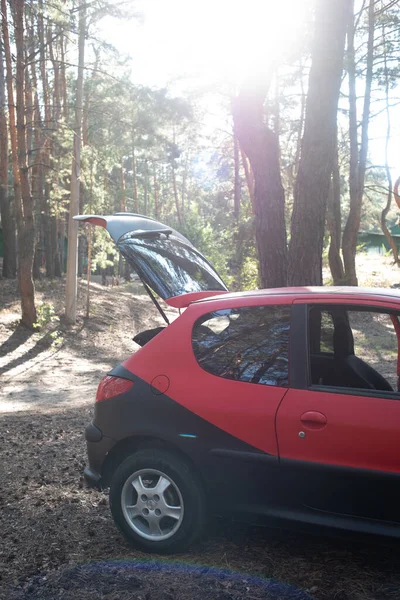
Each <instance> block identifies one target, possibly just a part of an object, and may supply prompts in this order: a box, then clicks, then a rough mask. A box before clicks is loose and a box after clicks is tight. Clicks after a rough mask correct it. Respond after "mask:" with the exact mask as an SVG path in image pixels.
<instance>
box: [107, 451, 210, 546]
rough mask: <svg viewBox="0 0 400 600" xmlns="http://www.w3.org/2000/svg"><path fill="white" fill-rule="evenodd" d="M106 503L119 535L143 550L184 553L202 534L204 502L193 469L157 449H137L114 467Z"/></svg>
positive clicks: (173, 456)
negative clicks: (108, 499)
mask: <svg viewBox="0 0 400 600" xmlns="http://www.w3.org/2000/svg"><path fill="white" fill-rule="evenodd" d="M110 507H111V512H112V515H113V517H114V520H115V522H116V524H117V525H118V527H119V528H120V530H121V531H122V533H123V534H124V535H125V536H126V537H127V538H128V540H129V541H130V542H131V543H132V544H133V545H134V546H135V547H136V548H139V549H141V550H144V551H146V552H160V553H170V552H171V553H172V552H178V551H182V550H183V549H184V548H186V547H187V546H188V545H189V544H191V543H192V542H193V541H194V540H195V539H196V538H197V537H198V536H199V535H200V533H201V531H202V528H203V525H204V520H205V501H204V492H203V489H202V486H201V483H200V481H199V479H198V477H197V475H196V473H194V472H193V469H192V468H191V467H190V466H189V465H188V464H187V463H186V462H185V461H184V460H182V459H181V458H180V457H179V456H177V455H175V454H174V453H172V452H169V451H163V450H161V449H145V450H140V451H138V452H136V453H135V454H133V455H132V456H129V457H128V458H127V459H125V460H124V461H123V463H122V464H121V465H120V466H119V467H118V468H117V470H116V471H115V473H114V476H113V478H112V481H111V486H110Z"/></svg>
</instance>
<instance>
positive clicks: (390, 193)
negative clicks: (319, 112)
mask: <svg viewBox="0 0 400 600" xmlns="http://www.w3.org/2000/svg"><path fill="white" fill-rule="evenodd" d="M382 40H383V53H384V54H383V64H384V76H385V112H386V140H385V171H386V178H387V180H388V193H387V200H386V206H385V208H384V209H383V210H382V212H381V229H382V231H383V233H384V235H385V238H386V240H387V242H388V244H389V246H390V248H391V250H392V252H393V259H394V263H395V264H396V265H397V266H400V264H399V252H398V250H397V245H396V242H395V241H394V239H393V237H392V235H391V233H390V231H389V228H388V226H387V224H386V217H387V215H388V213H389V211H390V208H391V206H392V196H393V181H392V174H391V172H390V167H389V141H390V134H391V119H390V102H389V88H390V81H389V73H388V65H387V48H386V31H385V25H383V26H382ZM396 184H397V186H398V183H397V182H396Z"/></svg>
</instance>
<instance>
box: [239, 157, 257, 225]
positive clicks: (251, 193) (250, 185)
mask: <svg viewBox="0 0 400 600" xmlns="http://www.w3.org/2000/svg"><path fill="white" fill-rule="evenodd" d="M240 155H241V157H242V164H243V169H244V174H245V177H246V183H247V189H248V190H249V196H250V200H251V209H252V212H253V215H254V214H255V202H254V176H253V173H252V172H251V167H250V165H249V163H248V160H247V156H246V155H245V153H244V152H243V150H242V149H241V148H240Z"/></svg>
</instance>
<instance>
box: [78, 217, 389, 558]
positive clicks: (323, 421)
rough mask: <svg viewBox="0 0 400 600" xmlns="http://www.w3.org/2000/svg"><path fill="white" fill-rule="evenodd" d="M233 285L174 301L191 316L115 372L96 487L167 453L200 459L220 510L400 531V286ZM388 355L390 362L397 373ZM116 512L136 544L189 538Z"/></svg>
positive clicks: (95, 434) (91, 473) (196, 470)
mask: <svg viewBox="0 0 400 600" xmlns="http://www.w3.org/2000/svg"><path fill="white" fill-rule="evenodd" d="M132 218H134V217H132ZM90 219H99V217H81V220H86V221H89V222H90ZM104 219H105V220H107V219H109V217H105V218H104ZM121 219H122V220H124V219H126V217H123V216H121ZM97 224H98V222H97ZM129 226H130V225H129V224H128V230H129ZM151 226H152V227H153V228H154V231H157V233H154V234H151V235H155V236H159V235H161V234H160V233H159V231H160V228H162V227H164V228H165V226H163V225H162V224H157V227H159V229H156V228H155V226H154V225H151ZM168 231H172V230H168ZM118 233H119V232H118ZM124 235H125V234H122V237H123V236H124ZM146 235H147V234H146ZM169 236H171V239H173V238H174V233H172V234H169V233H168V236H167V238H165V239H168V240H170V237H169ZM114 239H115V238H114ZM117 239H121V237H120V238H117ZM157 239H158V238H157ZM183 239H184V238H181V240H182V243H183V244H186V243H187V244H189V242H187V240H186V241H183ZM157 243H158V242H157ZM146 251H147V250H146ZM125 256H126V258H127V259H129V256H128V254H126V253H125ZM204 260H205V259H204ZM131 264H132V265H133V267H134V268H135V269H136V270H137V271H139V275H140V266H139V268H138V264H137V263H136V264H135V261H133V262H132V261H131ZM185 268H186V267H185ZM142 279H143V277H142ZM144 279H146V278H144ZM197 281H199V278H197ZM219 281H220V279H219V280H218V283H217V284H216V285H214V287H218V286H220V289H210V290H199V289H196V290H193V291H189V292H187V293H183V294H180V295H175V296H172V297H170V298H168V297H165V295H164V299H165V301H166V302H167V303H169V304H170V305H171V306H175V307H179V308H184V309H185V310H184V311H183V312H182V314H181V315H180V316H179V317H178V318H177V319H176V320H175V321H173V322H172V323H170V324H169V325H168V326H167V327H165V328H163V329H160V328H158V329H157V331H155V332H154V335H153V333H151V332H150V333H149V334H148V341H147V343H145V344H144V345H143V346H142V347H141V348H140V349H139V350H137V351H136V352H135V353H134V354H132V356H131V357H129V358H128V359H127V360H125V361H124V362H123V363H122V364H121V365H119V366H118V367H116V368H115V369H113V370H112V371H111V373H110V374H109V376H108V379H107V380H105V381H104V380H103V383H102V384H101V386H100V387H99V392H98V401H97V402H96V404H95V416H94V421H93V423H92V424H91V425H89V427H88V428H87V430H86V438H87V443H88V454H89V466H88V467H87V468H86V470H85V477H86V479H87V480H88V482H90V483H91V484H92V485H97V486H103V487H105V486H109V485H110V484H111V486H112V482H113V477H114V476H115V473H116V472H117V471H118V469H120V470H121V465H123V464H124V461H125V463H126V461H128V463H129V460H130V459H131V457H134V456H135V455H136V454H137V453H138V452H139V453H140V452H141V451H143V449H144V450H148V449H156V450H157V451H159V452H161V453H164V454H165V455H166V456H170V455H171V456H175V457H176V458H177V459H178V458H179V460H181V461H182V464H184V465H186V466H187V468H188V470H189V471H190V473H192V474H193V476H194V477H195V478H196V482H197V483H196V484H193V485H196V486H198V487H199V489H201V493H202V494H204V498H205V504H206V505H207V507H208V508H209V509H210V510H212V511H216V512H221V511H222V512H224V513H225V512H227V511H234V512H239V513H247V515H251V516H252V517H253V518H254V517H268V518H269V519H271V518H272V519H273V520H274V522H275V523H280V524H281V523H283V522H288V521H296V522H298V523H299V522H300V523H308V524H316V525H320V526H328V527H336V528H339V529H343V530H351V531H363V532H365V533H377V534H385V535H389V536H396V537H398V536H399V535H400V511H399V509H398V497H399V490H400V435H399V431H400V402H399V400H400V394H399V392H398V386H397V377H398V375H399V366H398V360H399V359H398V357H399V352H398V348H399V346H400V325H399V315H400V295H399V294H398V292H397V291H396V290H363V289H352V288H293V289H291V288H285V289H269V290H257V291H253V292H244V293H229V292H228V291H227V290H226V289H223V284H222V285H220V283H219ZM145 283H147V285H148V286H149V287H152V288H153V290H154V291H156V292H157V293H159V290H158V289H157V283H155V284H154V285H152V282H151V281H150V280H149V279H147V281H145ZM159 295H161V294H159ZM369 335H371V336H372V337H371V340H372V342H369V341H368V340H369V337H368V336H369ZM138 338H140V336H138ZM378 342H379V343H378ZM389 342H390V348H388V347H387V346H388V344H389ZM377 344H378V345H377ZM379 344H380V345H379ZM359 347H360V348H361V350H362V354H363V358H360V357H359V356H357V348H359ZM375 350H376V351H377V356H378V357H379V356H381V358H382V357H385V356H387V357H388V358H387V360H386V359H384V358H382V364H384V369H383V370H384V371H385V373H384V374H382V373H381V372H380V370H382V369H380V364H381V363H379V364H377V362H376V361H375V362H374V364H373V365H372V363H371V360H372V359H371V360H369V359H370V353H371V352H375ZM366 358H367V360H366ZM264 359H265V360H264ZM379 360H380V359H379ZM370 363H371V364H370ZM375 367H376V368H375ZM378 367H379V368H378ZM389 367H390V369H389ZM389 371H390V378H391V379H390V381H389V378H388V377H386V376H385V375H386V374H387V373H389ZM121 382H122V383H121ZM128 463H126V464H128ZM122 470H123V469H122ZM125 470H126V468H125ZM126 472H127V473H129V470H128V471H126ZM138 472H139V471H138ZM125 477H126V475H125ZM168 477H170V476H168ZM117 479H118V477H117ZM171 480H173V477H172V476H171ZM119 485H120V487H119V488H118V489H119V490H121V489H122V485H123V481H122V480H121V482H120V484H119ZM132 485H134V484H132ZM178 487H179V486H178ZM123 489H126V488H123ZM149 489H152V488H149ZM157 497H158V496H157ZM116 498H117V499H114V505H115V503H117V504H118V503H120V500H119V496H118V497H117V496H116ZM183 499H184V498H183V496H182V502H183ZM182 502H181V504H182ZM178 504H179V503H178ZM135 506H136V505H135ZM143 506H144V505H143ZM146 506H147V505H146ZM135 510H136V509H135ZM144 510H145V511H146V510H147V508H146V507H145V508H144ZM125 512H126V511H125ZM113 514H114V518H116V521H117V524H118V525H119V526H120V527H121V529H122V530H123V532H124V533H125V535H127V537H130V539H131V541H133V542H134V543H136V545H139V546H141V547H142V548H144V549H156V550H157V549H160V550H161V551H171V550H174V549H175V547H174V544H173V542H174V539H175V537H176V536H177V534H176V535H175V534H174V535H172V534H171V535H170V537H169V538H167V540H165V539H164V538H163V536H162V535H160V534H159V538H160V542H158V543H157V540H158V538H157V535H152V536H150V535H149V536H148V537H147V538H146V539H145V540H144V541H143V539H142V538H143V536H142V535H141V532H142V531H147V529H146V527H147V525H146V523H147V521H146V520H145V518H143V519H144V520H143V519H142V520H143V524H142V525H140V527H141V528H142V529H140V528H139V529H138V528H137V527H136V529H135V526H133V528H132V523H131V522H130V518H128V517H127V516H126V514H125V521H124V523H122V524H121V519H122V520H123V518H122V517H121V511H120V512H119V513H118V510H117V511H115V510H114V513H113ZM135 518H136V519H137V518H139V519H140V518H142V517H135ZM146 518H147V517H146ZM132 522H133V523H135V521H134V520H133V521H132ZM161 530H162V531H164V530H163V529H162V528H161ZM168 531H170V530H169V529H168ZM132 532H133V533H132ZM130 533H132V535H130ZM164 537H165V536H164ZM188 539H189V538H188ZM141 542H143V543H141Z"/></svg>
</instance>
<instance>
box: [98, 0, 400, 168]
mask: <svg viewBox="0 0 400 600" xmlns="http://www.w3.org/2000/svg"><path fill="white" fill-rule="evenodd" d="M311 1H312V0H245V1H244V0H135V1H134V2H132V6H133V7H134V9H135V10H136V11H137V12H140V13H142V15H143V22H142V23H141V22H139V21H138V20H134V19H133V20H131V21H120V20H117V19H113V18H106V19H103V21H101V26H100V30H101V35H102V37H103V38H104V39H105V40H107V41H108V42H110V43H111V44H113V45H114V46H115V47H116V48H117V49H118V50H119V51H120V52H122V53H124V54H127V55H129V56H130V57H131V59H132V73H133V82H134V83H136V84H143V85H148V86H150V87H162V86H165V85H167V84H174V85H173V87H172V90H173V92H174V93H176V94H179V93H180V91H181V90H188V89H190V88H192V89H193V88H194V87H201V86H209V87H210V88H211V90H212V89H213V84H215V83H216V82H226V83H229V84H237V85H239V84H240V83H241V82H242V81H243V79H245V78H246V77H248V76H249V75H250V76H251V75H252V73H259V72H260V69H261V72H262V69H263V68H264V69H266V68H267V67H268V66H269V65H270V64H271V63H274V62H275V61H279V59H280V58H281V57H282V56H283V55H285V53H287V52H290V47H291V44H292V42H293V41H295V40H296V38H298V36H299V33H300V31H301V30H302V29H303V28H304V26H305V24H306V23H307V18H309V14H308V15H307V13H306V8H307V6H309V5H310V2H311ZM332 1H334V0H332ZM308 25H310V24H309V23H308ZM212 103H213V100H211V102H210V105H209V106H208V109H209V112H210V115H209V123H211V121H213V122H214V123H215V120H216V119H217V120H218V119H219V118H220V117H221V112H220V109H219V107H218V101H217V100H215V106H213V105H212ZM213 113H214V115H213V116H214V118H213V117H212V114H213ZM393 121H394V122H393V129H394V130H395V131H394V132H393V133H395V137H396V139H393V140H392V143H391V151H390V155H391V156H390V158H391V160H390V162H391V163H392V164H393V165H394V166H395V165H399V166H400V157H398V156H397V154H398V152H397V146H398V144H397V137H398V135H399V133H400V124H399V120H398V119H397V118H396V119H395V118H393ZM221 126H222V127H223V124H222V123H221ZM385 129H386V122H385V119H384V115H382V117H380V118H379V119H377V120H376V121H375V122H374V123H371V126H370V135H371V138H372V139H371V146H370V150H371V155H372V160H373V162H374V163H375V164H383V161H384V135H385ZM395 170H396V169H395ZM394 175H395V173H394ZM395 176H397V175H395Z"/></svg>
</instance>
